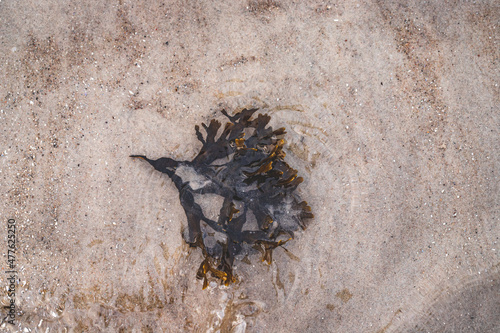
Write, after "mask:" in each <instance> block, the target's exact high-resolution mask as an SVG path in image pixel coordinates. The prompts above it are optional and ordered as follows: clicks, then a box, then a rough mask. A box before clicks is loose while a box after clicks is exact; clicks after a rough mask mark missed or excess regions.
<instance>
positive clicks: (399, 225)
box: [0, 0, 500, 332]
mask: <svg viewBox="0 0 500 333" xmlns="http://www.w3.org/2000/svg"><path fill="white" fill-rule="evenodd" d="M499 19H500V8H499V7H498V4H497V3H496V2H495V1H481V2H477V3H472V2H465V1H464V2H460V1H458V2H446V3H445V2H441V1H431V2H430V3H429V2H427V3H422V2H419V1H361V2H351V1H337V2H333V1H296V2H285V1H269V0H266V1H264V0H260V1H253V0H252V1H241V2H234V1H216V2H213V1H193V2H186V1H165V2H159V1H154V0H153V1H147V2H143V3H137V2H127V1H100V0H97V1H92V2H89V3H85V4H84V3H80V2H76V1H71V2H63V1H53V0H48V1H43V2H40V1H23V2H15V1H5V0H4V1H1V2H0V45H1V47H0V144H1V146H0V153H1V154H0V171H1V173H0V185H1V186H0V189H1V195H2V197H3V199H2V200H1V201H0V216H1V218H2V228H1V229H0V230H1V231H0V234H1V236H2V237H0V240H1V241H2V243H3V244H5V246H2V247H0V248H1V249H2V255H3V257H2V266H1V268H2V271H4V270H5V269H6V250H4V249H6V244H7V230H6V227H4V225H5V224H6V221H7V219H9V218H14V219H15V220H16V223H17V226H18V228H17V234H16V236H17V257H16V258H17V259H16V260H17V262H16V263H17V270H18V280H17V282H16V306H17V310H18V312H17V314H16V326H14V327H12V326H10V325H8V324H7V323H3V324H2V326H1V330H2V331H6V332H9V331H12V332H17V331H23V330H25V329H27V330H28V331H29V330H31V331H32V332H34V331H40V332H46V330H47V329H49V328H50V331H51V332H52V331H64V329H67V330H69V331H72V332H117V331H121V332H160V331H164V332H183V331H195V332H216V331H220V332H231V331H232V332H409V331H410V332H427V331H430V332H435V331H440V332H496V331H498V330H499V329H500V323H499V319H498V318H500V304H499V303H500V295H499V279H500V266H499V262H500V259H499V250H500V249H499V248H498V245H499V244H498V242H499V236H500V230H499V216H500V198H499V193H500V188H499V176H500V175H499V170H500V133H499V131H500V114H499V111H500V110H499V105H500V101H499V84H500V77H499V64H498V62H499V50H500V48H499V37H500V35H499ZM245 107H259V108H261V109H262V110H263V111H264V112H266V113H268V114H270V115H271V116H272V122H271V125H272V126H273V127H275V128H278V127H281V126H285V127H286V128H287V131H288V134H287V137H286V138H287V144H286V146H285V149H286V151H287V160H288V161H289V162H290V165H292V166H293V167H294V168H296V169H298V171H299V174H300V175H301V176H303V177H304V179H305V181H304V183H303V184H302V185H301V187H300V192H301V196H302V197H303V198H304V199H305V200H307V201H308V203H309V204H310V205H311V207H312V209H313V212H314V214H315V219H314V220H313V221H312V223H311V224H310V226H309V228H308V229H307V230H306V231H304V232H301V233H297V237H296V238H295V239H294V240H293V241H291V242H289V243H287V244H286V246H285V247H286V249H287V251H288V252H286V251H285V250H283V249H277V250H276V251H274V253H273V262H272V264H271V265H270V266H267V265H266V264H264V263H261V262H260V258H259V256H258V255H256V256H253V257H250V258H248V259H249V261H247V260H244V261H242V262H240V263H239V264H238V265H237V267H236V269H235V273H236V274H238V276H239V277H240V279H241V283H240V284H238V285H231V286H230V287H222V288H221V287H219V286H218V285H216V284H211V285H210V286H209V287H208V288H207V290H205V291H202V290H201V287H202V282H201V281H199V280H196V278H195V275H196V269H197V268H198V267H197V265H198V264H199V262H200V261H201V259H202V256H201V253H199V252H197V251H196V250H195V249H190V248H189V247H188V246H187V245H186V244H185V243H184V241H183V239H182V235H181V234H182V231H183V228H184V227H185V223H186V221H185V215H184V211H183V209H182V207H181V205H180V203H179V199H178V193H177V190H176V189H175V187H174V186H173V184H172V183H171V181H170V180H169V179H168V177H165V176H163V175H161V174H160V173H155V172H154V171H153V170H151V169H150V168H148V167H147V166H146V165H142V164H140V163H135V161H133V160H132V159H130V158H129V157H128V156H129V155H130V154H138V153H141V154H144V155H147V156H151V157H152V158H157V157H161V156H170V157H171V158H174V159H177V160H191V159H192V158H193V157H194V156H195V154H196V153H197V152H198V151H199V148H200V144H199V142H197V139H196V136H195V132H194V126H195V125H196V124H199V123H200V122H207V121H209V120H210V119H211V118H214V117H215V118H217V119H219V120H223V119H224V117H223V116H222V115H221V114H220V113H219V111H220V110H221V109H223V108H225V109H226V110H228V111H229V112H231V111H234V110H241V109H243V108H245ZM168 154H170V155H168ZM4 222H5V223H4ZM248 262H250V264H248ZM6 278H7V276H6V274H1V275H0V290H2V291H1V292H0V297H1V299H0V300H1V302H2V304H3V305H5V304H7V302H9V298H8V297H7V293H6V289H5V288H4V286H7V281H6ZM2 311H5V310H4V309H2ZM2 313H3V312H2Z"/></svg>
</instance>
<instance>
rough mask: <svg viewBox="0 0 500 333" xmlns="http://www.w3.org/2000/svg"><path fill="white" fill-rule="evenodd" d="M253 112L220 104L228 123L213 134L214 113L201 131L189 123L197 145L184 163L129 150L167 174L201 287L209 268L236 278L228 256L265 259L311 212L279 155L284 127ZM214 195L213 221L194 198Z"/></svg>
mask: <svg viewBox="0 0 500 333" xmlns="http://www.w3.org/2000/svg"><path fill="white" fill-rule="evenodd" d="M257 110H258V109H244V110H242V111H241V112H239V113H237V114H235V115H233V116H230V115H229V114H228V113H227V112H226V111H224V110H223V111H222V114H224V115H225V116H226V117H227V118H228V119H229V122H227V123H226V124H225V126H224V128H223V129H222V131H221V134H220V135H219V136H217V134H218V132H219V131H220V128H221V123H220V122H219V121H217V120H215V119H213V120H211V121H210V123H209V125H206V124H202V127H203V128H204V130H205V132H206V135H205V136H204V135H203V134H202V133H201V132H200V127H199V126H196V127H195V131H196V136H197V138H198V140H199V141H200V142H201V143H202V147H201V149H200V152H199V153H198V155H197V156H196V157H195V158H194V159H193V160H192V161H176V160H173V159H171V158H168V157H162V158H159V159H157V160H152V159H149V158H147V157H146V156H143V155H131V157H133V158H140V159H143V160H145V161H147V162H149V163H150V164H151V165H152V166H153V167H154V168H155V169H156V170H158V171H160V172H162V173H165V174H167V175H168V176H169V177H170V179H171V180H172V181H173V183H174V184H175V186H176V187H177V189H178V191H179V199H180V203H181V205H182V207H183V208H184V211H185V213H186V217H187V223H188V228H187V231H188V233H187V234H186V235H185V240H186V242H187V243H189V244H190V245H191V246H192V247H198V248H200V249H201V251H202V253H203V257H204V260H203V261H202V263H201V265H200V267H199V269H198V272H197V275H196V276H197V278H198V279H203V289H205V288H206V287H207V285H208V277H209V276H208V274H209V273H210V276H212V277H215V278H217V279H219V280H221V283H223V284H225V285H229V284H230V283H234V282H236V281H237V278H236V276H235V275H234V274H233V263H234V261H235V258H236V257H238V256H242V255H243V254H246V253H248V252H249V251H252V249H257V250H259V251H260V252H261V253H263V258H262V261H266V262H267V263H268V264H270V263H271V261H272V251H273V250H274V249H275V248H277V247H278V246H281V245H283V244H284V243H286V242H287V241H289V240H290V239H292V238H293V237H294V231H296V230H298V229H305V228H306V222H307V221H308V219H311V218H313V217H314V216H313V214H312V213H311V208H310V207H309V205H308V204H307V202H306V201H302V200H301V199H300V197H299V195H298V194H297V193H296V192H295V190H296V188H297V186H298V185H299V184H300V183H302V181H303V179H302V177H299V176H297V170H295V169H293V168H291V167H290V166H289V165H288V164H287V163H286V162H285V160H284V159H285V155H286V154H285V152H284V151H283V146H284V144H285V140H284V136H285V134H286V132H285V128H279V129H277V130H273V128H272V127H270V126H268V123H269V121H270V119H271V117H270V116H269V115H266V114H259V115H258V116H257V117H255V118H254V119H252V116H253V115H254V113H255V112H256V111H257ZM214 194H215V195H217V196H220V197H222V199H221V201H222V207H221V208H220V212H219V214H218V215H219V216H218V219H217V220H215V219H210V218H208V217H207V216H206V215H205V214H204V211H203V208H202V205H200V200H199V198H203V197H204V196H205V195H214Z"/></svg>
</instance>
